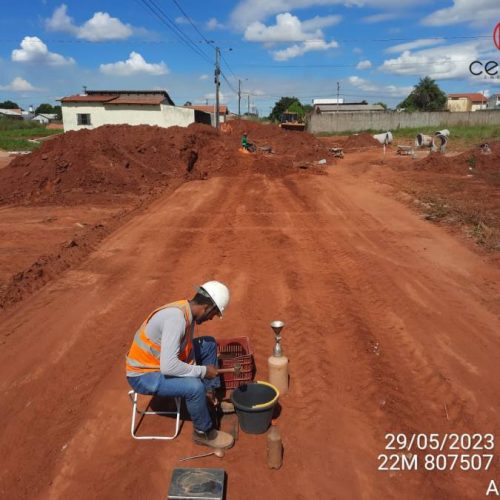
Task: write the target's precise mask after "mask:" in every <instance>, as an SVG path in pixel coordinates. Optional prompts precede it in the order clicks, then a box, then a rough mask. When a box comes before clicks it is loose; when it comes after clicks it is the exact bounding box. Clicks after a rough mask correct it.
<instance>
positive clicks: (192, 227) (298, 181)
mask: <svg viewBox="0 0 500 500" xmlns="http://www.w3.org/2000/svg"><path fill="white" fill-rule="evenodd" d="M209 278H216V279H220V280H222V281H225V282H227V283H228V284H229V286H230V288H231V292H232V297H233V300H232V303H231V306H230V308H229V310H228V312H227V315H226V316H225V317H224V319H223V320H222V321H220V320H215V321H212V322H210V323H209V324H208V325H202V326H201V328H200V329H199V330H198V333H199V334H213V335H215V336H219V337H232V336H239V335H247V336H249V337H250V338H251V340H252V343H253V346H254V348H255V351H256V363H257V369H258V373H257V378H258V379H259V378H260V379H265V378H266V376H267V361H266V360H267V356H268V355H269V354H270V353H271V350H272V345H273V341H272V332H271V329H270V328H269V326H268V325H269V322H270V321H271V320H273V319H282V320H284V321H285V322H286V324H287V325H286V327H285V329H284V331H283V336H284V350H285V353H286V354H287V355H288V356H289V358H290V375H291V387H290V393H289V394H288V395H287V396H286V397H284V398H282V401H281V404H282V413H281V415H280V417H279V419H278V425H279V427H280V429H281V432H282V435H283V440H284V446H285V458H284V465H283V467H282V469H281V470H279V471H274V470H269V469H268V468H267V466H266V459H265V446H266V439H265V435H261V436H251V435H246V434H243V433H240V439H239V440H238V442H237V443H236V446H235V447H234V448H233V449H232V450H230V451H229V452H228V453H227V454H226V456H225V457H224V459H223V460H222V461H221V460H220V459H217V458H215V457H209V458H206V459H200V460H197V461H196V462H191V464H192V466H196V467H219V466H221V467H224V469H225V470H226V472H227V474H228V498H229V499H238V500H239V499H254V498H262V499H267V498H274V499H289V498H294V499H304V500H309V499H331V498H341V499H352V498H377V499H378V498H411V499H413V498H415V499H416V498H479V497H482V496H483V495H484V493H485V491H486V488H487V486H488V483H489V480H490V479H497V480H500V473H499V468H498V459H497V458H496V459H495V460H494V462H493V465H492V467H491V469H490V471H488V472H473V471H468V472H460V471H453V472H437V471H432V472H430V471H425V470H424V466H423V463H424V460H423V455H424V452H419V453H418V458H419V463H418V470H417V471H401V472H395V471H393V472H389V471H379V470H377V468H378V466H379V465H380V464H381V461H379V460H378V456H379V455H380V454H382V453H384V447H385V445H386V444H387V442H386V440H385V437H384V436H385V434H386V433H397V432H405V433H441V434H443V435H444V434H445V433H451V432H458V433H463V432H464V433H486V432H489V433H493V434H494V435H495V436H496V437H497V438H499V439H500V416H499V413H498V400H499V396H500V382H499V379H498V377H497V376H496V375H497V373H498V359H500V337H499V325H500V320H499V318H500V301H499V298H500V271H499V270H498V269H497V268H495V267H493V266H491V265H490V264H489V263H488V261H487V260H486V259H485V258H483V257H481V256H479V255H478V254H476V253H474V252H472V251H471V250H470V249H468V248H467V246H465V245H464V244H463V243H462V242H460V241H458V240H456V239H454V238H453V236H451V235H449V234H448V233H446V232H445V231H443V229H441V228H439V227H436V226H433V225H431V224H430V223H428V222H426V221H424V220H422V219H420V218H419V217H418V216H417V215H415V214H414V213H413V212H411V211H410V210H409V209H408V208H406V207H404V206H403V205H402V204H400V203H399V202H397V201H394V200H393V199H391V198H389V197H387V196H386V195H385V194H384V193H383V190H380V189H379V188H378V185H377V184H376V183H375V182H373V181H371V180H370V177H356V176H353V175H352V174H351V173H350V172H349V170H348V168H346V167H344V166H339V167H333V169H332V173H331V174H330V175H329V176H314V175H294V176H289V177H286V178H283V179H271V178H267V177H265V176H263V175H248V176H242V177H231V178H228V177H218V178H211V179H209V180H207V181H194V182H190V183H186V184H184V185H182V186H181V187H180V188H178V189H177V190H176V191H175V192H174V193H172V194H168V195H165V196H163V197H161V198H159V199H157V200H156V201H155V202H154V203H153V204H152V205H151V206H150V207H149V209H148V210H147V211H145V212H144V213H141V214H138V215H137V216H136V217H135V218H133V219H132V220H130V221H128V222H127V223H126V224H125V225H123V226H122V227H121V228H119V229H118V230H117V231H116V232H114V233H113V234H112V235H110V236H109V237H107V238H106V239H105V241H104V242H103V243H102V244H101V245H100V247H99V248H98V250H97V251H95V252H94V253H92V254H91V255H90V256H89V258H88V259H86V260H85V262H84V263H83V264H81V265H80V266H78V267H77V268H74V269H72V270H69V271H67V272H65V273H63V274H62V275H61V276H60V277H59V278H58V279H56V280H53V281H51V282H50V283H49V284H47V285H46V286H45V287H44V288H42V289H41V290H39V291H38V292H36V293H35V294H33V295H32V296H30V297H28V298H27V299H25V300H24V301H23V302H20V303H19V304H17V305H16V306H14V307H12V308H11V309H10V310H8V311H7V312H6V313H3V318H2V325H3V327H2V330H3V332H4V334H3V335H2V337H1V340H0V341H1V351H0V366H2V378H1V379H0V394H1V396H2V402H3V404H2V407H3V412H2V416H3V425H2V427H1V428H0V442H1V443H2V457H3V458H2V462H3V463H2V467H1V469H0V496H1V497H3V498H34V497H36V498H50V499H66V498H72V499H74V500H76V499H88V498H103V499H114V498H116V499H118V498H120V499H123V498H130V499H132V498H148V499H149V498H158V499H160V498H165V497H166V492H167V490H168V485H169V481H170V476H171V471H172V469H173V468H174V467H178V466H180V465H182V464H180V463H179V462H178V459H179V458H181V457H184V456H188V455H191V454H194V453H196V452H198V451H199V448H197V447H195V446H194V445H193V444H192V443H191V441H190V437H191V424H190V422H186V423H185V424H184V427H183V429H182V432H181V434H180V436H179V437H178V438H177V439H176V440H175V441H173V442H167V443H155V442H138V441H134V440H132V439H131V438H130V436H129V424H130V409H131V408H130V402H129V400H128V398H127V390H128V386H127V384H126V380H125V378H124V355H125V353H126V351H127V349H128V347H129V344H130V342H131V340H132V336H133V333H134V331H135V329H136V327H137V326H138V325H139V324H140V323H141V321H142V320H143V319H144V317H145V316H146V315H147V313H149V312H150V310H151V309H152V308H153V307H155V306H157V305H161V304H162V303H165V302H168V301H170V300H173V299H178V298H182V297H189V296H191V295H192V293H193V289H192V286H191V285H192V284H196V283H199V282H202V281H204V280H206V279H209ZM152 418H153V422H152V421H151V420H150V421H149V422H148V423H147V424H146V425H145V426H143V429H144V430H147V429H149V430H161V429H163V428H165V426H169V425H171V423H172V422H171V421H170V420H167V419H161V418H159V417H158V418H157V419H154V417H152ZM498 450H500V447H499V446H497V450H496V451H497V454H498ZM446 451H447V450H446V449H445V452H446ZM385 453H389V452H387V451H386V452H385ZM449 453H457V452H456V451H450V452H449ZM464 453H472V452H470V451H466V452H464ZM476 453H488V452H485V451H476Z"/></svg>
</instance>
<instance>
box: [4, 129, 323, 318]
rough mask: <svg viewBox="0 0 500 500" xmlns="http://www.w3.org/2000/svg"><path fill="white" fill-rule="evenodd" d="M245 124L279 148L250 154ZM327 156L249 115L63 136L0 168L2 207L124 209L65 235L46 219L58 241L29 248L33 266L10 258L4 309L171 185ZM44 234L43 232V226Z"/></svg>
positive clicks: (7, 244)
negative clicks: (223, 125) (221, 127)
mask: <svg viewBox="0 0 500 500" xmlns="http://www.w3.org/2000/svg"><path fill="white" fill-rule="evenodd" d="M243 132H247V133H248V135H249V138H250V140H251V141H252V142H254V143H256V144H257V145H258V146H270V147H271V149H272V153H271V154H269V153H265V154H264V153H256V154H252V155H249V154H244V153H241V152H240V151H239V148H240V141H241V136H242V134H243ZM327 155H328V149H327V147H326V146H325V145H324V144H323V143H321V142H320V141H318V140H317V139H316V138H315V137H314V136H312V135H310V134H307V133H298V132H290V131H285V130H281V129H280V128H279V127H277V126H274V125H270V126H269V125H262V124H260V123H253V122H246V121H241V122H240V121H232V122H231V127H230V130H229V131H228V133H224V134H223V133H218V132H217V131H216V130H215V129H213V128H212V127H208V126H205V125H200V124H193V125H191V126H189V127H187V128H182V127H171V128H167V129H165V128H160V127H150V126H146V125H144V126H128V125H110V126H104V127H99V128H97V129H94V130H82V131H78V132H68V133H66V134H63V135H61V136H58V137H55V138H53V139H52V140H51V141H49V142H47V143H46V144H44V145H43V146H42V147H41V148H40V149H39V150H37V151H35V152H33V153H31V154H29V155H23V156H20V157H17V158H15V159H14V160H13V161H12V162H11V163H10V164H9V165H8V166H7V167H5V168H4V169H2V170H0V205H4V207H5V208H4V209H5V210H10V209H9V208H8V207H7V205H12V204H14V205H23V206H24V207H28V209H29V207H34V206H36V207H37V208H36V209H34V208H33V209H31V210H35V211H38V210H39V215H40V216H41V217H42V218H45V219H47V220H52V214H51V212H50V210H47V209H44V208H42V207H47V206H51V207H54V206H57V207H68V206H69V207H75V208H78V207H80V206H84V205H87V206H88V205H92V206H94V207H96V206H99V207H101V208H102V207H115V208H117V209H119V212H118V213H115V214H114V215H113V216H111V217H106V218H103V219H100V220H98V221H97V222H96V221H93V222H92V223H91V224H89V225H82V224H80V225H79V226H78V227H80V226H81V227H82V228H80V229H78V230H75V231H68V230H65V231H64V234H65V240H64V241H55V239H54V237H53V233H54V230H55V229H56V226H57V228H59V229H61V228H60V227H59V225H60V223H59V222H57V221H56V222H53V223H51V225H50V227H49V226H47V228H46V231H47V233H46V236H45V238H50V237H51V238H52V240H51V243H50V245H48V244H45V245H44V247H43V249H42V247H41V246H40V245H38V246H37V243H36V241H33V243H32V244H31V245H30V249H29V254H30V255H31V254H32V255H34V256H37V257H36V259H35V260H34V261H32V263H31V264H30V265H28V266H26V261H25V260H22V259H21V257H19V258H17V257H14V258H13V259H12V260H13V262H10V263H9V266H6V267H8V269H9V271H10V272H12V274H6V273H4V274H5V275H6V276H7V278H5V277H4V278H3V279H0V309H2V308H5V307H7V306H9V305H11V304H13V303H15V302H18V301H20V300H22V299H23V298H24V297H25V296H26V295H27V294H30V293H32V292H33V291H35V290H37V289H39V288H40V287H41V286H42V285H43V284H45V283H47V282H48V281H50V280H51V279H53V278H54V277H55V276H57V275H58V274H59V273H61V272H62V271H64V270H65V269H68V268H69V267H71V266H74V265H75V264H77V263H78V262H80V261H81V260H82V259H83V258H84V257H85V256H86V255H88V253H89V252H90V251H92V249H93V248H94V247H95V246H96V245H97V244H98V243H99V242H100V241H102V239H103V238H104V237H105V236H107V235H108V234H110V232H112V231H113V230H115V229H116V228H117V227H118V226H119V225H120V224H122V222H123V220H125V219H126V218H127V213H129V212H130V211H131V210H133V209H137V208H139V207H145V206H147V205H148V204H149V202H150V201H151V200H152V199H154V198H155V197H156V196H157V195H158V194H160V193H162V192H164V191H165V190H166V189H174V188H176V187H178V186H179V185H180V184H182V183H183V182H186V181H189V180H195V179H207V178H209V177H212V176H221V175H224V176H233V175H234V176H239V175H246V174H247V173H249V172H260V173H264V174H266V175H268V176H271V177H276V176H283V175H287V174H290V173H293V172H297V171H299V168H300V171H301V172H304V168H305V169H306V170H308V171H311V172H324V171H325V167H324V166H320V165H318V164H317V160H319V159H322V158H328V156H327ZM38 207H40V208H38ZM44 210H45V211H47V213H46V214H45V213H44ZM30 213H31V212H30ZM82 216H83V214H82ZM3 231H4V232H5V234H6V235H8V234H9V233H12V231H9V228H8V227H5V228H4V229H3ZM33 231H35V229H34V228H33ZM17 232H18V233H19V231H17ZM40 232H41V234H42V236H41V237H42V238H43V237H44V236H43V234H44V233H43V231H41V230H40ZM0 234H1V231H0ZM19 234H20V233H19ZM7 237H8V236H7ZM37 237H40V236H37ZM66 238H67V239H66ZM16 241H17V242H16ZM19 242H20V240H19V239H18V240H16V239H15V238H14V239H13V240H10V239H9V241H4V242H3V245H0V251H2V250H5V251H7V250H8V249H10V248H12V247H13V246H14V247H16V245H17V244H18V243H19ZM22 244H23V245H25V244H26V242H24V243H22ZM48 246H50V247H51V250H50V251H47V247H48ZM37 249H38V253H37ZM24 252H25V253H26V252H27V249H26V248H25V249H24ZM0 263H1V262H0ZM16 263H18V264H19V265H16Z"/></svg>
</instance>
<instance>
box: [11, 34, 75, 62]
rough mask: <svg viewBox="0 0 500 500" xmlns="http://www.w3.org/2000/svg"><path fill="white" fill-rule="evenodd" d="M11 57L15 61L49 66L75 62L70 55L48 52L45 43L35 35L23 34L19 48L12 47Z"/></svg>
mask: <svg viewBox="0 0 500 500" xmlns="http://www.w3.org/2000/svg"><path fill="white" fill-rule="evenodd" d="M11 57H12V60H13V61H15V62H22V63H39V64H47V65H49V66H63V65H65V64H74V62H75V60H74V59H73V58H71V57H67V58H66V57H64V56H62V55H61V54H56V53H55V52H49V49H48V48H47V45H45V44H44V43H43V42H42V40H40V38H38V37H37V36H25V37H24V38H23V40H22V42H21V48H20V49H14V50H13V51H12V56H11Z"/></svg>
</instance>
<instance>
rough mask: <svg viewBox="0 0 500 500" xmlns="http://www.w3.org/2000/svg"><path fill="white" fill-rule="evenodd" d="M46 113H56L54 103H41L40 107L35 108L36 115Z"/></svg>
mask: <svg viewBox="0 0 500 500" xmlns="http://www.w3.org/2000/svg"><path fill="white" fill-rule="evenodd" d="M40 113H41V114H45V113H49V114H52V113H55V111H54V106H52V104H48V103H46V102H44V103H42V104H40V106H38V108H36V109H35V114H36V115H39V114H40Z"/></svg>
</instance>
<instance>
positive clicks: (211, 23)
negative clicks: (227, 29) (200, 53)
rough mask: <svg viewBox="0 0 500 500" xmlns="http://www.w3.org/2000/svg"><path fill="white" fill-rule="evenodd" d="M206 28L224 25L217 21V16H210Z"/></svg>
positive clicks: (211, 29) (212, 28)
mask: <svg viewBox="0 0 500 500" xmlns="http://www.w3.org/2000/svg"><path fill="white" fill-rule="evenodd" d="M206 27H207V30H210V31H214V30H217V29H223V28H224V25H223V24H222V23H220V22H219V21H217V18H215V17H211V18H210V19H209V20H208V21H207V24H206Z"/></svg>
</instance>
